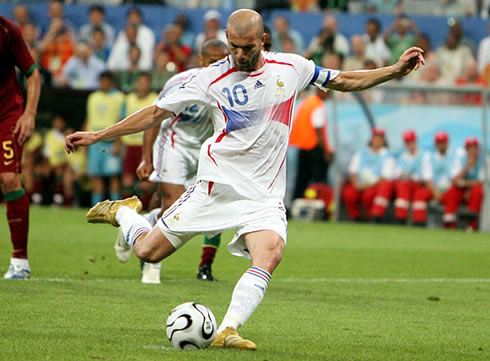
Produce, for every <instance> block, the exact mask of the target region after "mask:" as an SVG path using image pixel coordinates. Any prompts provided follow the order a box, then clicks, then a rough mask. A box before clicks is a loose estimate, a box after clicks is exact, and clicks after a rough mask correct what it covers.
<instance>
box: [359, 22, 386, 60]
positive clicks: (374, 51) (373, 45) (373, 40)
mask: <svg viewBox="0 0 490 361" xmlns="http://www.w3.org/2000/svg"><path fill="white" fill-rule="evenodd" d="M365 30H366V33H365V34H364V35H363V39H364V43H365V45H366V58H368V59H375V60H377V61H378V62H377V63H376V65H377V67H378V68H379V67H382V66H384V65H387V64H388V63H389V61H390V56H391V51H390V49H389V48H388V46H386V43H385V41H384V39H383V36H382V35H381V23H380V22H379V20H378V19H375V18H370V19H368V21H366V25H365ZM379 61H380V62H379Z"/></svg>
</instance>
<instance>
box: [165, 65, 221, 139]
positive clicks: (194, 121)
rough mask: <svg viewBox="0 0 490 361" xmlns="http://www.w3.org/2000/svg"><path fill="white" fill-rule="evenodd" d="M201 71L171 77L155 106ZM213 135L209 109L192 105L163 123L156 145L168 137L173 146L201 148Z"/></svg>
mask: <svg viewBox="0 0 490 361" xmlns="http://www.w3.org/2000/svg"><path fill="white" fill-rule="evenodd" d="M198 72H199V69H189V70H186V71H184V72H182V73H179V74H176V75H174V76H173V77H171V78H170V79H169V80H168V81H167V83H165V86H164V87H163V90H162V91H161V92H160V94H159V95H158V98H157V100H156V101H155V104H156V103H157V102H158V101H159V100H160V99H162V98H163V97H167V96H169V95H171V94H173V93H175V92H176V90H177V89H179V87H180V86H182V84H183V83H185V82H186V81H187V80H189V79H190V78H192V77H193V76H195V75H196V74H197V73H198ZM212 134H213V124H212V123H211V120H210V118H209V112H208V109H207V108H206V107H204V106H202V105H198V104H191V105H189V106H188V107H186V108H185V109H183V110H182V112H180V113H179V114H177V116H176V117H174V118H173V119H169V120H167V121H165V122H163V123H162V124H161V126H160V133H159V135H158V139H156V141H155V143H161V142H162V139H163V138H164V137H167V138H168V139H169V140H170V142H171V143H172V144H179V145H182V146H184V147H194V148H200V147H201V145H202V143H204V141H205V140H206V139H208V138H209V137H210V136H211V135H212Z"/></svg>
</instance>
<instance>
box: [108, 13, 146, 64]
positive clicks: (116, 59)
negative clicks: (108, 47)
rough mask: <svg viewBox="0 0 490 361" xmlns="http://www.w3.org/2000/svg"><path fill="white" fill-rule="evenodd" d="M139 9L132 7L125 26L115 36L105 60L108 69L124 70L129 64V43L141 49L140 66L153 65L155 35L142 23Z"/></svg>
mask: <svg viewBox="0 0 490 361" xmlns="http://www.w3.org/2000/svg"><path fill="white" fill-rule="evenodd" d="M142 20H143V15H142V13H141V11H140V10H139V9H138V8H136V7H133V8H131V9H129V11H128V14H127V16H126V27H125V28H124V30H122V31H121V32H120V33H119V35H118V36H117V39H116V42H115V43H114V46H113V48H112V51H111V55H110V56H109V60H108V62H107V64H108V67H109V69H111V70H115V71H121V70H125V69H127V68H128V66H129V61H128V54H129V48H130V46H131V45H137V46H138V48H140V50H141V58H140V64H139V66H140V68H141V69H142V70H144V71H148V70H151V68H152V66H153V51H154V49H155V35H154V34H153V31H152V30H151V29H150V28H149V27H148V26H146V25H144V24H142Z"/></svg>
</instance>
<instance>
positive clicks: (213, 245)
mask: <svg viewBox="0 0 490 361" xmlns="http://www.w3.org/2000/svg"><path fill="white" fill-rule="evenodd" d="M220 243H221V234H218V235H216V236H214V237H207V236H205V237H204V245H203V249H202V255H201V263H200V264H199V271H198V272H197V279H198V280H201V281H217V279H216V278H214V277H213V273H212V271H211V268H212V265H213V262H214V257H215V256H216V252H217V251H218V248H219V245H220Z"/></svg>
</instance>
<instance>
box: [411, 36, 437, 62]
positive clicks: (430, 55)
mask: <svg viewBox="0 0 490 361" xmlns="http://www.w3.org/2000/svg"><path fill="white" fill-rule="evenodd" d="M415 46H418V47H419V48H420V49H422V50H423V51H424V58H425V61H426V63H429V62H432V61H435V58H436V54H435V52H434V50H433V49H432V46H431V43H430V38H429V36H428V35H427V34H425V33H419V34H418V36H417V41H416V42H415Z"/></svg>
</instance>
